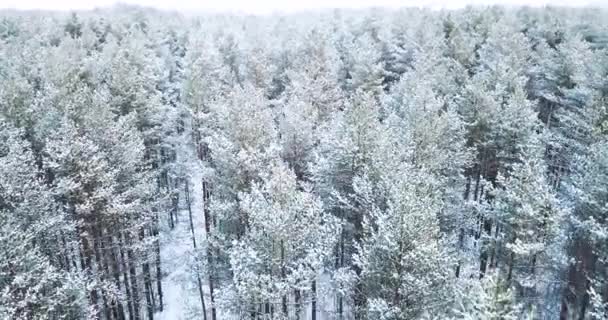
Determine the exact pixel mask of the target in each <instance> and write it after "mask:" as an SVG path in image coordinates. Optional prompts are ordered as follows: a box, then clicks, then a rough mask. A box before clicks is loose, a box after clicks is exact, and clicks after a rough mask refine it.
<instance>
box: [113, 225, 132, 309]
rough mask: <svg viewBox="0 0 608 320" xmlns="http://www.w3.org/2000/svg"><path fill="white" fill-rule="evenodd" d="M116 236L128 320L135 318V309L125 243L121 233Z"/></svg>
mask: <svg viewBox="0 0 608 320" xmlns="http://www.w3.org/2000/svg"><path fill="white" fill-rule="evenodd" d="M117 238H118V252H119V254H120V264H121V268H122V279H123V283H124V285H125V293H126V295H127V310H128V312H129V320H134V319H135V311H134V309H133V295H132V294H131V286H130V284H129V274H128V271H127V269H128V268H127V259H126V257H125V243H124V241H123V240H122V237H121V235H120V234H119V235H118V236H117Z"/></svg>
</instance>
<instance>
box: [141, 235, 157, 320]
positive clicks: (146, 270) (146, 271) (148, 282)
mask: <svg viewBox="0 0 608 320" xmlns="http://www.w3.org/2000/svg"><path fill="white" fill-rule="evenodd" d="M144 238H145V232H144V229H143V228H140V229H139V241H141V242H143V241H144ZM144 252H145V254H144V257H143V263H142V271H143V276H144V296H145V297H146V311H147V313H148V319H149V320H152V319H154V301H153V299H154V297H153V296H152V294H153V293H152V279H151V275H150V263H149V262H148V258H149V256H148V252H147V250H146V249H144Z"/></svg>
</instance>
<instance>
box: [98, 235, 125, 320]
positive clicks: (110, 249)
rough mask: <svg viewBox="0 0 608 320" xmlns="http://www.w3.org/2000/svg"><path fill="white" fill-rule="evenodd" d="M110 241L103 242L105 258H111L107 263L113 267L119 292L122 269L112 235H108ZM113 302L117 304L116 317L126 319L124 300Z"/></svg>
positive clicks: (113, 275)
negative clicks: (119, 265)
mask: <svg viewBox="0 0 608 320" xmlns="http://www.w3.org/2000/svg"><path fill="white" fill-rule="evenodd" d="M107 238H108V241H106V242H102V243H103V244H104V249H105V250H104V252H105V259H107V260H109V261H108V262H107V264H108V265H109V266H110V267H111V269H112V277H113V278H114V285H115V286H116V289H118V292H120V291H122V290H121V284H120V269H119V267H118V261H117V259H116V254H115V252H114V243H113V241H112V236H108V237H107ZM113 304H114V305H115V306H116V308H115V311H116V313H115V315H114V318H116V319H118V320H124V319H125V310H124V306H123V304H122V302H121V301H120V300H118V299H115V300H113Z"/></svg>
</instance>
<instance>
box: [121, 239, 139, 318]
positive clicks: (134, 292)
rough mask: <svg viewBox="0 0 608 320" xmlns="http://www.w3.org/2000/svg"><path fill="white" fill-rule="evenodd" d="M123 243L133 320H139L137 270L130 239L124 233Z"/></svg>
mask: <svg viewBox="0 0 608 320" xmlns="http://www.w3.org/2000/svg"><path fill="white" fill-rule="evenodd" d="M123 236H124V237H125V242H126V245H127V264H128V266H129V279H130V280H131V297H132V300H133V319H135V320H139V319H141V318H140V314H139V308H140V306H139V288H138V285H137V268H136V267H135V262H136V261H135V255H134V254H133V248H132V242H131V237H130V236H129V235H128V234H127V233H125V234H124V235H123Z"/></svg>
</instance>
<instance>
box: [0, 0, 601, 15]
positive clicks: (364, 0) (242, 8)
mask: <svg viewBox="0 0 608 320" xmlns="http://www.w3.org/2000/svg"><path fill="white" fill-rule="evenodd" d="M116 2H122V3H128V4H138V5H143V6H150V7H156V8H160V9H177V10H186V11H192V10H196V11H239V12H245V13H253V14H264V13H269V12H274V11H280V12H293V11H298V10H307V9H320V8H362V7H370V6H377V7H402V6H426V7H432V8H458V7H462V6H465V5H467V4H474V5H491V4H504V5H530V6H543V5H547V4H551V5H559V6H576V7H580V6H587V5H602V6H604V5H607V4H608V0H257V1H256V0H198V1H197V0H122V1H117V0H0V8H12V9H44V10H78V9H92V8H95V7H105V6H110V5H112V4H115V3H116Z"/></svg>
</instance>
